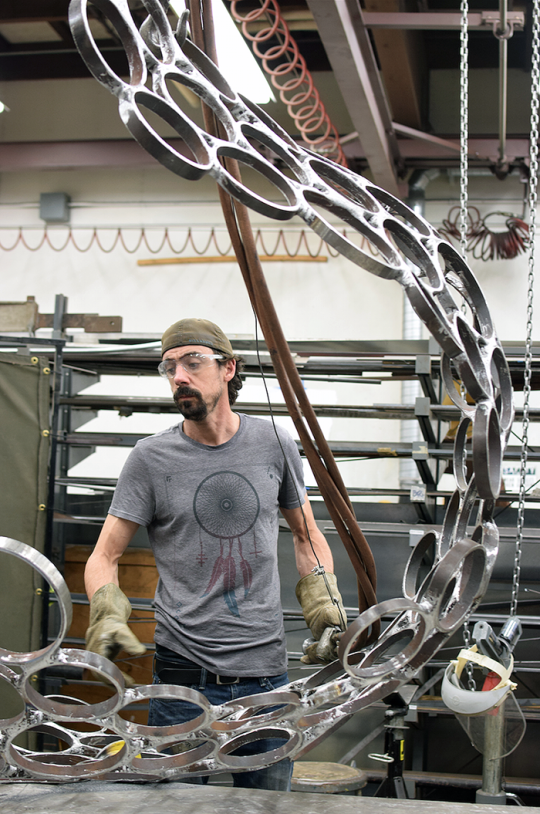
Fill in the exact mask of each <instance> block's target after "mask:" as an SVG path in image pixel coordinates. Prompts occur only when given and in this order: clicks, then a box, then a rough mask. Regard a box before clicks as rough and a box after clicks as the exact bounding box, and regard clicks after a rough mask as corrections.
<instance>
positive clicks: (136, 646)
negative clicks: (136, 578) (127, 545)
mask: <svg viewBox="0 0 540 814" xmlns="http://www.w3.org/2000/svg"><path fill="white" fill-rule="evenodd" d="M130 616H131V605H130V603H129V599H128V598H127V596H126V595H125V594H124V593H122V591H121V590H120V588H119V587H118V585H115V584H114V582H109V583H107V585H102V587H101V588H99V589H98V590H97V591H96V592H95V594H94V596H93V597H92V599H91V600H90V624H89V626H88V630H87V631H86V649H87V650H91V651H92V652H93V653H97V654H98V655H99V656H105V658H107V659H110V660H111V661H114V659H115V658H116V656H117V655H118V653H119V652H120V650H126V651H127V652H128V653H129V654H130V655H131V656H142V654H143V653H146V647H145V646H144V644H142V643H141V642H140V641H139V640H138V638H137V637H136V636H135V634H134V633H133V632H132V631H131V630H130V629H129V627H128V626H127V624H126V622H127V620H128V619H129V617H130ZM122 675H123V676H124V680H125V682H126V687H133V686H134V684H135V682H134V681H133V679H132V678H131V676H129V675H127V673H124V672H122ZM96 677H97V678H99V680H100V681H105V679H104V677H103V676H99V674H96ZM106 683H107V682H106Z"/></svg>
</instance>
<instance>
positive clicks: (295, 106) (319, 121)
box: [231, 0, 347, 167]
mask: <svg viewBox="0 0 540 814" xmlns="http://www.w3.org/2000/svg"><path fill="white" fill-rule="evenodd" d="M242 2H243V0H231V14H232V15H233V17H234V19H235V20H236V21H237V22H239V23H242V33H243V35H244V37H245V38H246V39H247V40H250V41H251V42H252V43H253V51H254V52H255V54H256V55H257V56H258V57H259V58H260V59H261V60H262V64H263V68H264V70H265V72H266V73H267V74H268V76H269V77H270V80H271V82H272V85H273V86H274V87H275V88H276V90H278V91H279V96H280V99H281V101H282V102H283V104H285V105H286V106H287V111H288V113H289V116H290V117H291V118H292V119H293V121H294V123H295V125H296V127H297V129H298V131H299V132H300V133H301V134H302V138H303V139H304V141H305V142H306V143H307V144H309V145H311V146H312V147H314V148H315V149H316V151H320V152H322V153H324V155H325V156H327V157H328V158H331V159H333V160H334V161H336V163H337V164H341V165H342V166H344V167H346V166H347V159H346V158H345V153H344V152H343V148H342V147H341V144H340V141H339V134H338V132H337V130H336V128H335V126H334V125H333V124H332V121H331V119H330V116H329V115H328V113H327V111H326V108H325V106H324V103H323V101H322V99H321V97H320V95H319V92H318V90H317V88H316V87H315V85H314V82H313V77H312V75H311V73H310V71H309V70H308V68H307V65H306V61H305V59H304V57H303V56H302V54H301V53H300V51H299V48H298V45H297V43H296V41H295V39H294V37H293V36H292V34H291V32H290V29H289V26H288V25H287V23H286V21H285V19H284V17H283V15H282V13H281V8H280V6H279V2H278V0H260V2H261V8H259V9H257V8H255V9H251V10H250V11H249V12H247V13H244V14H242V13H241V12H240V11H239V9H238V6H239V5H240V3H242ZM265 22H267V23H268V25H266V26H264V23H265ZM252 23H263V27H262V28H261V29H260V30H259V31H257V32H256V33H252V32H251V31H250V24H252ZM276 39H277V41H278V44H277V45H276V44H272V45H268V46H267V47H265V45H264V43H268V42H269V41H271V42H275V40H276ZM276 61H278V64H277V67H274V68H273V67H272V63H276ZM291 94H292V95H291ZM321 130H322V132H321Z"/></svg>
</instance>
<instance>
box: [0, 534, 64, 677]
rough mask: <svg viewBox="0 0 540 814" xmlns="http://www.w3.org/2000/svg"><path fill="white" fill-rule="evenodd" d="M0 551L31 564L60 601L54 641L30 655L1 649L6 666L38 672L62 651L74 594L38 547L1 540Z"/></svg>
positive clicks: (1, 658)
mask: <svg viewBox="0 0 540 814" xmlns="http://www.w3.org/2000/svg"><path fill="white" fill-rule="evenodd" d="M0 551H5V552H6V553H7V554H13V556H15V557H17V558H18V559H19V560H23V562H27V563H29V565H31V566H32V567H33V568H35V570H36V571H37V572H38V574H40V576H42V577H43V579H44V580H46V581H47V582H48V583H49V585H50V586H51V588H52V589H53V591H54V593H55V594H56V598H57V600H58V609H59V611H60V627H59V630H58V635H57V637H56V639H55V640H54V642H52V643H51V644H49V645H47V647H43V648H41V650H35V651H33V652H30V653H17V652H16V651H13V650H5V649H4V648H2V647H0V662H3V663H4V664H14V665H20V666H26V667H27V669H29V670H32V671H33V670H39V668H40V666H41V665H45V664H49V663H51V662H50V661H49V660H50V659H53V658H54V657H55V655H56V653H57V652H58V650H59V649H60V645H61V644H62V641H63V639H64V637H65V635H66V633H67V632H68V630H69V628H70V626H71V618H72V612H73V611H72V605H71V594H70V592H69V589H68V587H67V585H66V583H65V580H64V578H63V576H62V574H61V573H60V571H58V569H57V568H55V567H54V565H53V564H52V562H50V561H49V560H48V559H47V557H45V556H44V555H43V554H40V552H39V551H37V550H36V549H35V548H32V547H31V546H29V545H26V543H21V542H20V541H19V540H13V539H12V538H11V537H0Z"/></svg>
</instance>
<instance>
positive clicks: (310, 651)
mask: <svg viewBox="0 0 540 814" xmlns="http://www.w3.org/2000/svg"><path fill="white" fill-rule="evenodd" d="M281 512H282V514H283V517H284V518H285V520H286V521H287V523H288V525H289V527H290V529H291V531H292V535H293V542H294V553H295V556H296V567H297V568H298V573H299V574H300V581H299V582H298V584H297V586H296V598H297V599H298V601H299V602H300V605H301V607H302V613H303V614H304V619H305V620H306V624H307V626H308V627H309V629H310V630H311V633H312V634H313V637H314V639H315V640H316V641H315V642H314V643H313V644H311V645H310V646H309V647H308V648H307V649H306V651H305V655H303V656H302V658H301V661H303V662H304V663H306V664H317V663H324V662H328V661H333V660H334V659H335V658H337V645H338V639H339V635H338V634H337V633H336V631H337V630H338V629H339V628H341V630H345V628H346V627H347V614H346V613H345V609H344V608H343V602H342V599H341V595H340V593H339V590H338V587H337V581H336V577H335V575H334V560H333V558H332V552H331V551H330V546H329V545H328V543H327V542H326V538H325V536H324V535H323V534H322V533H321V532H320V531H319V528H318V526H317V524H316V522H315V518H314V517H313V511H312V509H311V505H310V503H309V500H308V499H307V495H306V501H305V503H304V505H303V506H302V507H301V508H300V507H299V508H297V509H281ZM318 565H322V566H323V567H324V570H325V573H324V574H320V573H318V572H317V571H314V569H315V568H316V567H317V566H318Z"/></svg>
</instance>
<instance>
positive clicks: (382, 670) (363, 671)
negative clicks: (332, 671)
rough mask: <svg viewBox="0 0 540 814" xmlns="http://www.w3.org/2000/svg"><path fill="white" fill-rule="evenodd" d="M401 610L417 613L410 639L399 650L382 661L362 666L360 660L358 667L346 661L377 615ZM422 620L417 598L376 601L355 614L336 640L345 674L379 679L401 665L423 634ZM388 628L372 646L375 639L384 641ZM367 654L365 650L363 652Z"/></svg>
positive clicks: (377, 617) (416, 649)
mask: <svg viewBox="0 0 540 814" xmlns="http://www.w3.org/2000/svg"><path fill="white" fill-rule="evenodd" d="M403 611H412V612H413V613H415V614H417V625H416V629H415V632H414V633H413V636H412V638H411V640H410V641H409V642H408V644H407V645H406V646H405V648H404V649H403V650H402V652H401V653H399V654H398V655H396V656H392V657H391V658H389V659H388V661H385V662H384V663H382V664H375V665H373V666H368V667H366V668H364V667H363V663H364V662H360V665H359V666H358V667H356V666H354V665H352V664H350V663H349V660H348V656H349V653H350V652H352V651H353V650H354V648H355V646H356V644H357V642H358V640H359V638H360V636H361V635H362V633H363V632H364V630H367V629H368V628H369V627H371V625H373V624H374V623H375V622H376V621H378V620H379V619H381V618H382V617H383V616H384V615H385V614H389V613H396V614H401V613H402V612H403ZM426 629H427V628H426V622H425V619H424V611H423V609H422V608H421V607H420V605H419V604H418V603H417V602H413V601H412V600H411V599H406V598H399V599H387V600H386V601H385V602H379V604H378V605H373V606H372V607H371V608H368V609H367V610H365V611H364V612H363V613H361V614H360V616H358V618H357V619H355V621H354V622H353V623H352V624H351V625H350V626H349V628H348V629H347V630H346V631H345V633H344V634H343V635H342V637H341V641H340V643H339V651H338V652H339V657H340V659H341V661H342V663H343V666H344V668H345V669H346V671H347V672H348V673H349V675H351V676H354V677H355V678H360V679H364V680H367V681H376V680H380V679H382V678H384V677H386V676H388V675H389V674H390V673H393V672H394V670H399V669H401V668H402V667H403V666H404V665H405V664H406V663H407V662H408V661H409V660H410V659H411V658H412V657H413V656H414V655H415V654H416V653H417V652H418V650H419V648H420V647H421V645H422V642H423V640H424V638H425V634H426ZM387 633H388V631H385V632H384V633H383V634H382V637H381V639H379V642H377V643H376V644H375V645H374V649H375V648H378V646H379V643H380V642H381V641H382V642H383V643H384V639H385V636H386V635H387ZM367 658H369V652H368V654H367Z"/></svg>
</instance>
